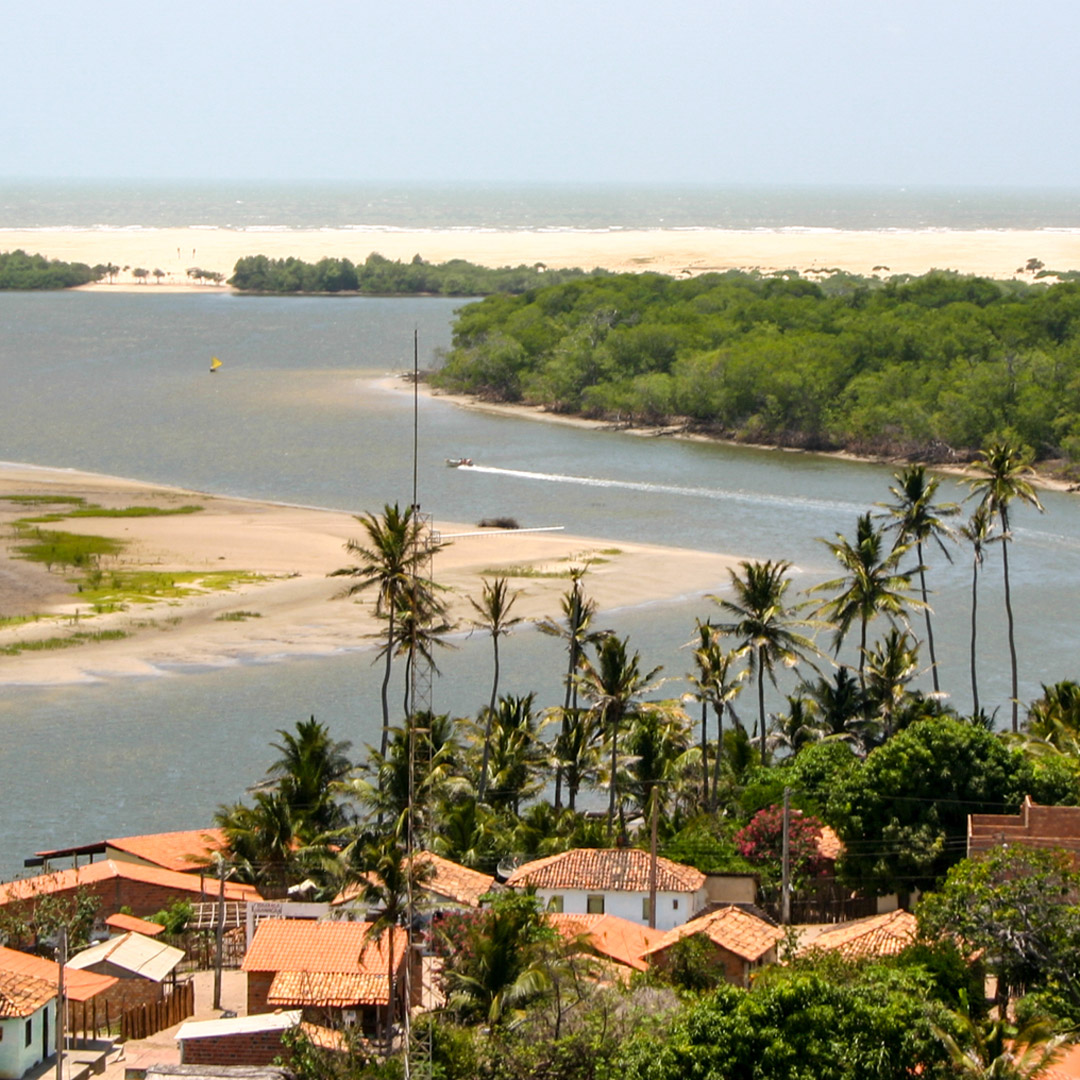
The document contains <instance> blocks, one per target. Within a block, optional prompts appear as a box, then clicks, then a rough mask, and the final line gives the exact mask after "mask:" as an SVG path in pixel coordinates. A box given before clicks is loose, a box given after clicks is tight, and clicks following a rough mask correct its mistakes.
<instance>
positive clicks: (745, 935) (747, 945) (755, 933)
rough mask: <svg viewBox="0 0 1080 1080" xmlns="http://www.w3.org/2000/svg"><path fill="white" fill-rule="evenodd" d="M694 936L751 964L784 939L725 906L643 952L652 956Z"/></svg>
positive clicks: (739, 910)
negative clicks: (703, 937)
mask: <svg viewBox="0 0 1080 1080" xmlns="http://www.w3.org/2000/svg"><path fill="white" fill-rule="evenodd" d="M694 934H704V935H705V936H706V937H707V938H708V939H709V940H710V941H711V942H713V944H715V945H718V946H719V947H720V948H721V949H726V950H727V951H728V952H730V953H734V954H735V955H736V956H739V957H742V959H743V960H747V961H749V962H750V963H755V962H756V961H758V960H760V959H761V958H762V957H763V956H764V955H765V954H766V953H767V952H768V951H769V950H770V949H772V948H775V947H776V943H777V942H778V941H780V939H781V938H782V937H783V936H784V931H783V930H781V929H780V927H779V926H773V925H772V924H771V923H767V922H766V921H765V920H764V919H759V918H758V917H757V916H756V915H751V914H750V912H749V911H743V909H742V908H738V907H734V906H727V907H722V908H718V909H717V910H715V911H710V912H707V913H706V914H704V915H699V916H698V917H697V918H696V919H691V920H690V921H689V922H688V923H683V925H682V926H676V927H675V929H674V930H669V931H668V932H667V933H666V934H665V935H664V936H663V938H661V939H660V941H658V942H657V943H656V944H655V945H652V946H650V947H649V948H647V949H645V950H644V951H643V952H642V956H645V957H647V956H651V955H653V954H654V953H658V952H663V951H664V949H669V948H671V946H672V945H674V944H675V942H676V941H681V940H682V939H683V938H684V937H691V936H692V935H694Z"/></svg>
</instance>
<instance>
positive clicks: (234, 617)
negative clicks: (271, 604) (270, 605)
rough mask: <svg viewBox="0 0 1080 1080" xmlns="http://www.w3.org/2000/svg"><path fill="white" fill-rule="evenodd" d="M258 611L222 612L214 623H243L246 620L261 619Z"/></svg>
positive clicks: (260, 613)
mask: <svg viewBox="0 0 1080 1080" xmlns="http://www.w3.org/2000/svg"><path fill="white" fill-rule="evenodd" d="M261 618H262V612H260V611H223V612H222V613H221V614H220V615H219V616H218V617H217V618H216V619H215V620H214V622H244V621H245V620H246V619H261Z"/></svg>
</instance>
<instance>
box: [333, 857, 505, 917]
mask: <svg viewBox="0 0 1080 1080" xmlns="http://www.w3.org/2000/svg"><path fill="white" fill-rule="evenodd" d="M416 861H417V863H418V864H420V865H421V866H430V867H431V868H432V872H431V874H430V876H428V877H425V878H424V879H423V881H422V883H421V886H420V887H421V889H422V890H423V891H424V892H425V893H427V894H429V895H432V896H436V897H442V898H445V899H447V900H452V901H453V902H454V903H457V904H464V905H466V906H468V907H479V906H480V897H481V896H483V895H484V894H485V893H489V892H491V890H492V888H493V887H494V885H495V879H494V878H493V877H492V876H491V875H490V874H481V873H480V871H479V870H470V869H469V867H467V866H461V865H460V864H459V863H456V862H452V861H451V860H450V859H444V858H443V857H442V856H441V855H436V854H435V853H434V852H431V851H418V852H417V853H416ZM363 889H364V885H363V882H353V883H352V884H351V885H348V886H346V887H345V888H344V889H342V890H341V892H339V893H338V894H337V896H335V897H334V899H333V900H332V901H331V904H333V905H341V904H348V903H351V902H352V901H353V900H355V899H356V898H357V897H358V896H359V895H360V894H361V893H362V892H363Z"/></svg>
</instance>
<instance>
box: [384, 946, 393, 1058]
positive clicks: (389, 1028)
mask: <svg viewBox="0 0 1080 1080" xmlns="http://www.w3.org/2000/svg"><path fill="white" fill-rule="evenodd" d="M387 934H388V935H389V937H388V941H387V948H386V951H387V953H388V954H389V956H390V961H389V964H388V965H387V972H386V974H387V976H388V978H387V985H388V986H389V988H390V997H389V998H388V999H387V1002H386V1053H387V1054H388V1055H389V1054H392V1053H393V1052H394V927H393V926H390V927H389V928H388V929H387Z"/></svg>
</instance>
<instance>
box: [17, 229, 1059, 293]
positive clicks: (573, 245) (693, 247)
mask: <svg viewBox="0 0 1080 1080" xmlns="http://www.w3.org/2000/svg"><path fill="white" fill-rule="evenodd" d="M16 248H22V249H24V250H26V251H29V252H40V253H41V254H43V255H46V256H49V257H50V258H58V259H65V260H69V261H75V262H85V263H88V264H89V265H91V266H94V265H96V264H98V263H109V262H112V263H115V264H116V265H118V266H120V267H127V268H128V270H127V271H124V272H121V273H120V274H119V275H118V276H117V279H116V283H115V284H113V285H108V284H98V285H94V286H87V288H88V289H91V290H106V289H112V290H117V289H120V288H134V289H138V290H139V291H148V292H152V291H153V290H155V289H157V290H159V291H160V290H164V289H180V288H183V289H196V290H199V289H201V290H203V291H210V290H213V289H214V288H215V287H214V286H209V285H199V284H195V283H194V282H192V281H191V280H190V279H189V278H188V277H187V276H186V271H187V269H188V268H189V267H200V268H201V269H203V270H210V271H216V272H219V273H222V274H225V275H226V276H228V275H229V274H231V273H232V269H233V266H234V264H235V263H236V260H237V259H239V258H241V257H242V256H245V255H268V256H272V257H274V258H283V257H286V256H290V255H293V256H296V257H298V258H301V259H304V260H307V261H315V260H318V259H321V258H323V257H324V256H330V257H335V258H342V257H347V258H349V259H352V260H353V261H354V262H360V261H362V260H363V259H365V258H366V257H367V256H368V255H369V254H370V253H371V252H372V251H378V252H379V253H380V254H382V255H385V256H386V257H387V258H391V259H411V258H412V257H413V256H414V255H416V254H419V255H421V256H423V258H425V259H427V260H428V261H430V262H445V261H447V260H449V259H453V258H463V259H467V260H469V261H470V262H474V263H478V264H480V265H483V266H507V265H514V266H516V265H520V264H522V263H525V264H528V265H531V264H534V263H538V262H540V263H543V264H544V265H545V266H550V267H573V266H581V267H585V268H588V269H591V268H593V267H597V266H599V267H604V268H606V269H609V270H613V271H626V270H656V271H659V272H661V273H665V274H673V275H680V274H698V273H703V272H705V271H712V270H721V271H722V270H730V269H733V268H735V269H753V268H756V269H760V270H763V271H770V270H786V269H792V268H794V269H797V270H800V271H806V270H821V269H824V268H832V267H839V268H841V269H844V270H849V271H852V272H855V273H859V274H871V273H873V272H875V269H877V268H882V269H880V270H879V271H878V272H880V273H882V274H890V273H892V274H922V273H925V272H926V271H928V270H931V269H934V268H940V269H952V270H959V271H962V272H964V273H972V274H983V275H988V276H991V277H1001V278H1007V277H1012V276H1013V275H1014V274H1015V272H1016V271H1017V269H1018V268H1020V267H1023V266H1024V264H1025V263H1026V262H1027V260H1028V259H1031V258H1038V259H1041V260H1042V261H1043V262H1044V263H1045V264H1046V265H1047V266H1048V267H1050V268H1052V269H1055V270H1068V269H1077V268H1080V235H1078V234H1076V233H1072V232H1057V231H1052V230H1027V231H1022V230H1015V231H1014V230H982V231H968V232H958V231H899V230H888V231H880V232H877V231H844V232H841V231H832V230H821V231H791V232H789V231H783V230H722V229H703V230H673V229H667V230H626V231H621V232H528V231H506V232H479V231H478V232H470V231H464V230H451V229H444V230H417V231H402V232H398V231H386V232H384V231H381V230H376V229H372V230H363V229H324V230H309V231H301V230H296V231H288V232H282V231H274V232H258V231H257V230H248V231H242V232H241V231H236V230H230V229H137V230H118V231H93V230H78V229H71V230H52V229H49V230H11V229H5V230H0V251H11V250H14V249H16ZM136 267H143V268H145V269H146V270H149V271H151V272H153V271H154V270H155V269H158V270H161V271H162V272H163V274H164V275H165V276H164V277H163V278H162V279H161V284H153V283H152V282H153V280H154V279H152V278H151V283H150V284H146V285H139V284H136V283H135V279H134V278H133V277H132V275H131V272H130V271H131V270H132V269H134V268H136Z"/></svg>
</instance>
